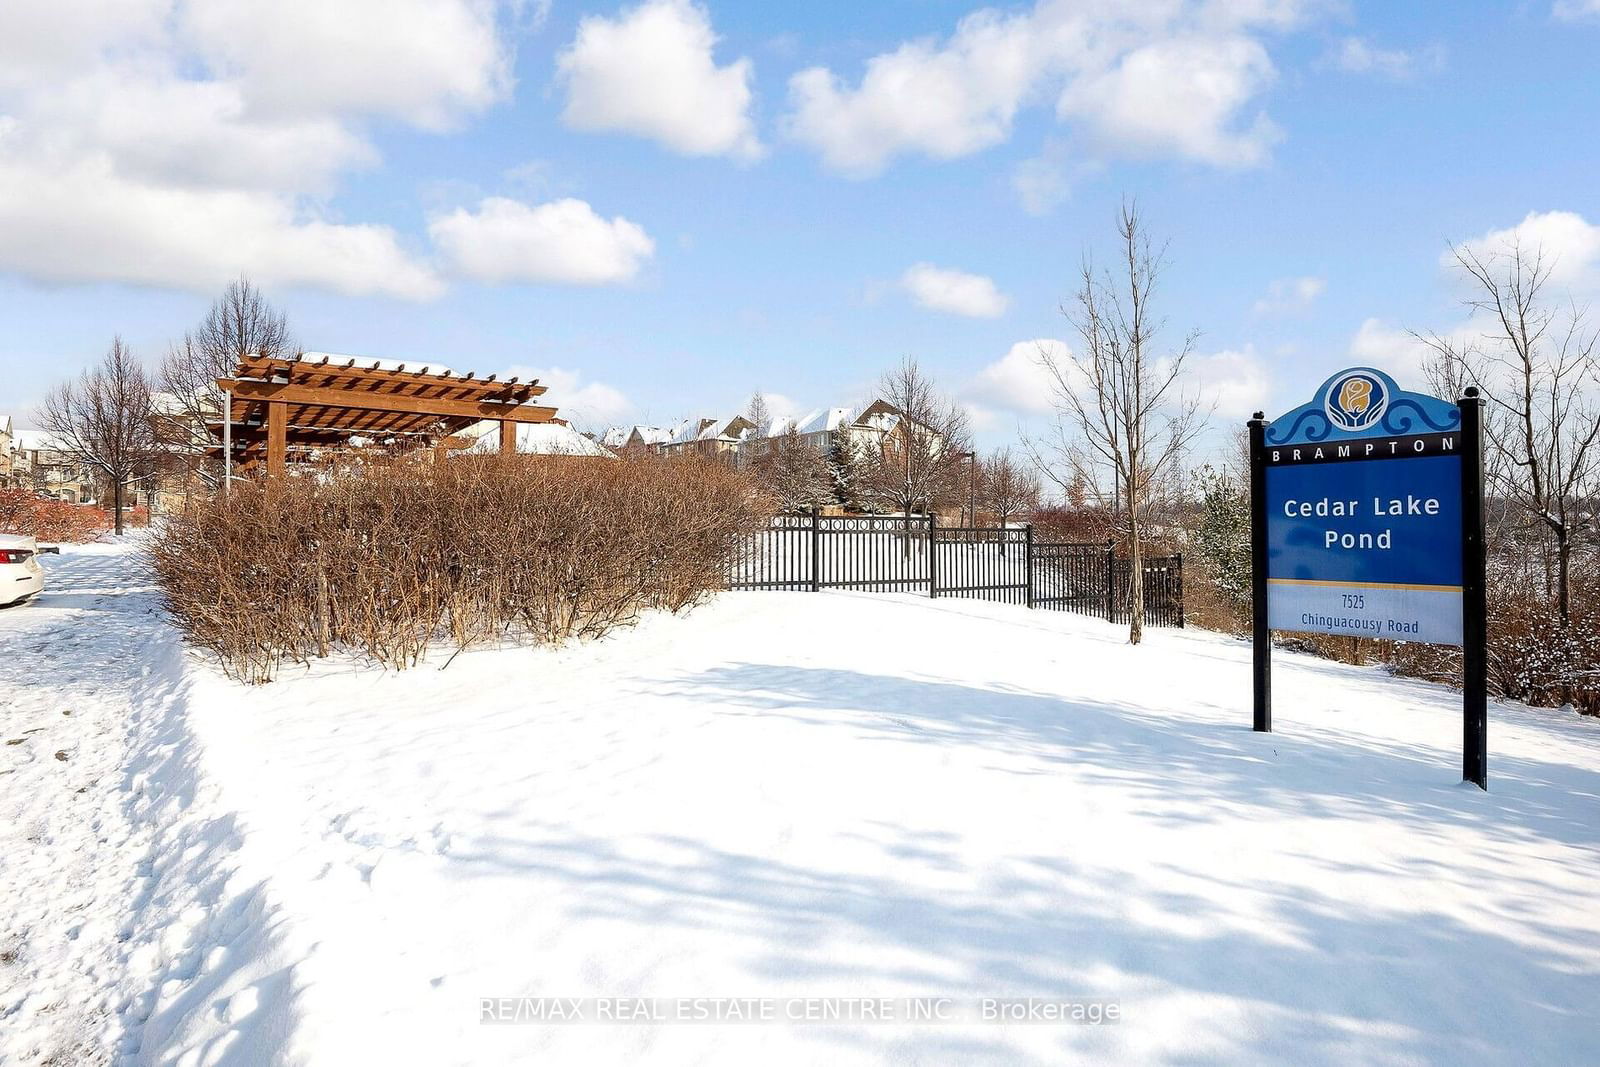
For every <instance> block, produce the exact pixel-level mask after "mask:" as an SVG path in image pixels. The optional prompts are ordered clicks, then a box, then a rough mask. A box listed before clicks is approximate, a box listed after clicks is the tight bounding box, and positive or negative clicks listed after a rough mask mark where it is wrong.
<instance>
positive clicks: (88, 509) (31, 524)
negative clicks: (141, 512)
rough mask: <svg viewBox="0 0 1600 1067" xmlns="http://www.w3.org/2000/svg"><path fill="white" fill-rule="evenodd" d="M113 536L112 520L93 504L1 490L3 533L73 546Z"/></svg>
mask: <svg viewBox="0 0 1600 1067" xmlns="http://www.w3.org/2000/svg"><path fill="white" fill-rule="evenodd" d="M134 518H135V520H137V518H138V517H137V516H135V517H134ZM135 525H142V524H141V523H139V522H138V521H135ZM110 532H111V519H110V517H109V516H107V515H106V513H105V512H104V511H101V510H100V509H99V508H97V507H94V506H93V505H91V504H69V503H67V502H66V501H64V500H52V499H50V498H49V497H42V496H39V495H38V494H36V493H34V492H32V491H30V490H27V489H0V533H10V534H22V535H23V536H25V537H33V538H37V539H38V540H40V541H46V542H53V543H61V544H73V543H83V542H87V541H98V540H99V539H100V537H101V535H103V534H108V533H110Z"/></svg>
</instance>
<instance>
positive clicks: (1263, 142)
mask: <svg viewBox="0 0 1600 1067" xmlns="http://www.w3.org/2000/svg"><path fill="white" fill-rule="evenodd" d="M1275 74H1276V72H1275V70H1274V69H1273V66H1272V60H1271V59H1269V58H1268V57H1267V50H1266V49H1265V48H1264V47H1262V45H1261V43H1260V42H1259V41H1256V40H1254V39H1252V38H1249V37H1242V36H1233V37H1221V38H1212V37H1194V38H1186V39H1176V40H1169V41H1157V42H1154V43H1152V44H1148V45H1145V46H1143V47H1141V48H1136V49H1134V50H1133V51H1131V52H1128V53H1127V54H1126V55H1124V56H1123V57H1122V58H1121V60H1120V61H1119V62H1118V63H1117V65H1116V66H1115V67H1112V68H1110V69H1108V70H1104V71H1101V72H1099V73H1097V74H1093V75H1089V76H1086V77H1083V78H1079V79H1078V80H1076V81H1074V82H1073V83H1072V84H1071V85H1069V86H1068V87H1067V88H1066V89H1065V90H1064V91H1063V92H1062V94H1061V99H1060V101H1059V102H1058V104H1057V107H1056V110H1057V113H1058V114H1059V115H1061V116H1062V117H1069V116H1071V117H1076V118H1078V119H1081V120H1082V121H1083V122H1084V123H1085V124H1086V125H1087V126H1088V127H1089V129H1090V130H1091V131H1092V132H1093V134H1094V135H1095V137H1096V139H1097V140H1099V141H1100V142H1101V143H1103V144H1105V145H1108V146H1111V147H1115V148H1119V149H1121V150H1123V151H1125V152H1128V153H1131V154H1135V155H1141V156H1155V155H1165V154H1172V155H1177V156H1179V157H1182V158H1187V159H1194V160H1199V161H1200V162H1203V163H1211V164H1215V165H1217V166H1223V167H1249V166H1254V165H1256V164H1258V163H1260V162H1262V161H1263V160H1264V159H1265V158H1266V156H1267V152H1268V150H1269V149H1270V148H1271V147H1272V145H1273V144H1274V143H1275V142H1277V141H1278V140H1279V139H1280V137H1281V135H1280V133H1279V131H1278V128H1277V127H1276V126H1275V125H1274V124H1273V123H1272V121H1271V120H1270V119H1268V118H1267V117H1266V115H1265V114H1257V115H1256V116H1255V117H1254V118H1253V119H1252V120H1251V121H1250V122H1249V123H1248V125H1244V126H1240V125H1238V124H1237V122H1236V121H1235V119H1236V117H1237V116H1238V113H1239V112H1240V111H1241V110H1243V108H1244V106H1245V105H1246V104H1247V103H1249V101H1250V100H1251V99H1253V98H1254V97H1255V96H1256V95H1257V94H1259V93H1260V91H1261V90H1262V89H1263V88H1265V87H1266V85H1267V84H1268V83H1269V82H1271V81H1272V79H1273V77H1274V76H1275Z"/></svg>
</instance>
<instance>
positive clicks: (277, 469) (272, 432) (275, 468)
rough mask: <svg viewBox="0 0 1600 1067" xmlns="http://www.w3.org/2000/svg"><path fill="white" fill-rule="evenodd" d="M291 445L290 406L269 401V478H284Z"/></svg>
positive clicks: (276, 401) (277, 401) (278, 401)
mask: <svg viewBox="0 0 1600 1067" xmlns="http://www.w3.org/2000/svg"><path fill="white" fill-rule="evenodd" d="M288 443H289V405H287V404H285V403H284V402H283V401H281V400H269V401H267V477H268V478H281V477H283V472H284V464H285V453H286V452H287V451H288Z"/></svg>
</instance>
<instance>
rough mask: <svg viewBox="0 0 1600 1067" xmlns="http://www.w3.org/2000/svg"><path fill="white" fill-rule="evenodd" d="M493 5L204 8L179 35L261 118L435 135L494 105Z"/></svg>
mask: <svg viewBox="0 0 1600 1067" xmlns="http://www.w3.org/2000/svg"><path fill="white" fill-rule="evenodd" d="M499 10H500V5H499V4H497V3H496V2H494V0H338V2H337V3H329V2H328V0H272V2H271V3H262V2H261V0H204V2H190V3H186V4H184V5H183V12H182V16H181V24H182V28H183V33H184V35H185V36H186V38H187V39H188V40H189V41H191V42H193V44H194V45H195V46H196V47H197V48H198V49H199V50H200V51H201V52H202V53H203V54H204V55H205V56H206V58H207V59H208V60H209V61H210V62H211V63H212V64H213V66H214V67H215V69H217V70H218V72H219V73H220V74H221V75H222V76H224V77H227V78H230V79H231V80H237V81H238V83H239V84H240V86H241V87H242V89H243V91H244V93H245V95H246V96H248V97H249V99H250V101H251V104H252V106H253V107H255V108H257V109H259V110H260V111H261V112H263V113H265V114H277V115H323V114H326V113H328V112H329V111H340V112H357V113H362V114H374V115H387V116H391V117H393V118H398V119H402V120H404V121H406V122H409V123H412V124H413V125H416V126H421V127H424V128H427V129H442V128H445V127H448V126H450V125H452V124H453V123H455V122H456V121H458V120H459V119H460V118H461V117H462V116H464V115H468V114H471V113H473V112H476V111H481V110H482V109H483V108H485V107H488V106H489V105H490V104H493V103H495V102H496V101H498V100H500V99H502V98H503V97H504V96H506V94H507V93H508V92H509V91H510V88H511V57H510V53H509V50H508V49H507V48H506V47H505V46H504V45H503V44H502V42H501V41H500V38H499V35H498V33H497V32H496V31H497V25H496V22H497V17H498V13H499Z"/></svg>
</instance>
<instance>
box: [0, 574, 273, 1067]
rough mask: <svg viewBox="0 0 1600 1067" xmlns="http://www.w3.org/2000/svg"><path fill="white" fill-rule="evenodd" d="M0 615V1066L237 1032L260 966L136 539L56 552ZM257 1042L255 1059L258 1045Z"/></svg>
mask: <svg viewBox="0 0 1600 1067" xmlns="http://www.w3.org/2000/svg"><path fill="white" fill-rule="evenodd" d="M45 564H46V573H47V587H46V592H45V595H44V596H42V597H40V598H39V600H38V601H37V602H36V603H34V604H32V605H26V606H22V607H17V608H8V609H4V610H0V738H3V740H4V742H5V747H4V748H3V749H0V916H3V925H0V1063H4V1064H12V1063H15V1064H51V1065H63V1067H65V1065H78V1064H112V1063H166V1062H172V1060H173V1059H174V1058H175V1052H173V1042H172V1041H170V1040H169V1037H170V1036H171V1034H172V1033H173V1032H175V1031H177V1030H179V1029H180V1028H182V1027H185V1026H188V1025H190V1017H191V1015H193V1014H194V1013H195V1011H196V1009H197V1008H201V1006H203V1008H201V1010H202V1013H209V1017H208V1018H207V1021H206V1025H205V1027H204V1033H203V1034H202V1035H200V1036H197V1037H195V1038H194V1039H193V1040H192V1042H191V1048H192V1049H193V1051H194V1052H196V1053H197V1054H198V1053H205V1052H207V1051H221V1050H223V1049H225V1048H227V1047H228V1046H229V1045H233V1044H240V1043H242V1039H243V1038H244V1037H245V1036H246V1035H247V1034H248V1033H249V1032H250V1031H251V1030H252V1029H253V1027H252V1026H251V1025H250V1024H249V1022H248V1021H247V1020H245V1019H244V1018H243V1014H244V1013H242V1012H240V1011H239V1010H238V1008H237V1007H236V1006H232V1005H230V1004H229V1002H228V1000H227V997H226V995H225V991H224V989H223V986H224V984H225V983H226V982H228V981H233V982H234V983H235V984H243V983H245V982H246V981H247V979H245V978H242V977H241V974H249V973H252V972H254V971H259V970H260V969H261V968H262V967H263V965H264V964H265V963H266V961H267V960H268V953H267V952H266V950H265V944H264V938H263V937H262V936H260V935H259V934H258V933H256V932H254V931H253V929H252V928H253V927H255V928H259V927H260V926H261V925H262V923H261V921H260V920H261V916H260V908H259V892H258V891H257V889H256V887H254V886H248V885H246V886H242V887H241V886H240V885H239V884H238V883H237V882H235V880H234V877H233V875H234V856H235V853H236V850H237V849H238V846H239V843H240V839H239V837H238V835H237V834H236V833H234V832H233V831H232V820H231V819H230V818H229V817H228V816H227V815H226V814H225V813H223V812H222V809H221V805H220V804H219V802H218V799H217V792H218V790H217V787H216V785H215V783H210V784H206V785H203V786H202V785H201V781H200V773H199V771H198V767H197V763H198V760H197V756H198V753H197V751H196V747H195V745H194V743H193V741H192V740H191V739H190V737H189V735H188V730H187V728H186V725H185V722H184V718H183V716H184V714H185V701H184V690H185V676H184V658H183V655H182V653H181V651H180V648H179V643H178V638H177V635H176V634H175V633H174V632H172V630H171V629H170V628H169V627H168V626H167V625H166V623H165V622H164V621H163V617H162V615H161V614H160V610H159V607H158V605H157V598H156V596H155V591H154V587H153V586H152V585H151V581H150V578H149V576H148V574H147V573H146V572H145V570H144V568H143V567H142V566H141V565H140V563H139V562H138V557H137V553H136V546H135V545H134V544H132V543H123V544H120V545H93V546H79V547H67V548H65V549H64V550H63V554H62V555H61V556H60V557H59V558H56V557H48V558H47V559H46V560H45ZM260 1047H261V1048H263V1049H265V1048H268V1047H269V1044H268V1043H265V1042H263V1043H261V1044H260Z"/></svg>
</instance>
